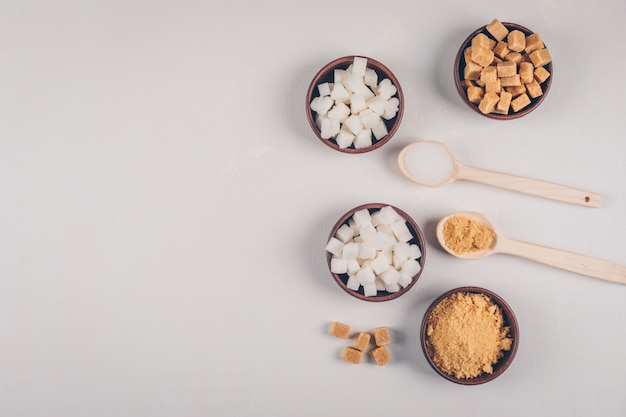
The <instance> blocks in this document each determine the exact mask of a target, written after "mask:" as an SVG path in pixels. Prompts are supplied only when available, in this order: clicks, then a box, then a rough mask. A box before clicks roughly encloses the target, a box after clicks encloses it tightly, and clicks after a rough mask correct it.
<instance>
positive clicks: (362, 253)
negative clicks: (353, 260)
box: [357, 241, 376, 259]
mask: <svg viewBox="0 0 626 417" xmlns="http://www.w3.org/2000/svg"><path fill="white" fill-rule="evenodd" d="M358 245H359V254H358V256H357V257H358V258H361V259H373V258H374V257H375V256H376V248H375V247H374V246H373V245H372V244H371V243H369V242H367V241H364V242H361V243H358Z"/></svg>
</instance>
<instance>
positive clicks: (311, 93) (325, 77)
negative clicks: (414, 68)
mask: <svg viewBox="0 0 626 417" xmlns="http://www.w3.org/2000/svg"><path fill="white" fill-rule="evenodd" d="M355 57H360V58H365V59H367V67H368V68H372V69H374V70H375V71H376V73H377V74H378V77H379V79H382V78H380V77H381V75H384V77H386V78H389V79H390V80H391V82H392V83H393V84H394V86H395V87H396V90H397V91H396V94H395V95H394V96H395V97H397V98H398V100H399V101H400V103H399V105H398V112H397V113H396V116H395V117H394V118H392V119H390V120H385V124H386V125H387V135H385V137H383V138H382V139H381V140H376V139H373V142H372V146H368V147H366V148H360V149H356V148H353V147H348V148H340V147H339V145H337V142H336V141H334V140H329V139H324V138H322V136H321V132H320V130H319V129H318V128H317V126H316V125H315V112H314V111H313V110H311V107H310V104H311V101H313V99H314V98H315V97H317V96H319V91H317V85H318V84H320V83H322V82H324V81H329V82H331V80H332V76H333V71H334V70H335V69H345V68H348V66H349V65H350V64H352V62H353V61H354V58H355ZM305 106H306V115H307V120H308V122H309V126H311V129H313V133H315V136H317V138H318V139H319V140H321V141H322V143H324V144H325V145H327V146H328V147H330V148H332V149H334V150H336V151H339V152H343V153H348V154H360V153H366V152H370V151H373V150H374V149H378V148H380V147H381V146H383V145H384V144H385V143H387V142H389V141H390V140H391V138H392V137H393V136H394V135H395V133H396V131H397V130H398V128H399V127H400V122H401V121H402V116H403V114H404V94H403V93H402V87H401V86H400V82H399V81H398V79H397V78H396V76H395V74H394V73H393V72H391V70H390V69H389V68H387V67H386V66H385V65H383V64H382V63H381V62H379V61H377V60H376V59H373V58H369V57H367V56H364V55H348V56H344V57H341V58H337V59H335V60H333V61H331V62H329V63H328V64H326V65H325V66H324V67H322V69H320V70H319V71H318V72H317V74H315V76H314V77H313V80H312V81H311V83H310V84H309V88H308V90H307V94H306V103H305Z"/></svg>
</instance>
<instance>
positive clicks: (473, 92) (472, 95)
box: [467, 85, 485, 104]
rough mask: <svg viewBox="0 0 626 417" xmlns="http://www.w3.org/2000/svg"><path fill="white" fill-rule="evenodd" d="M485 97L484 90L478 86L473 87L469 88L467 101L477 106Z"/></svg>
mask: <svg viewBox="0 0 626 417" xmlns="http://www.w3.org/2000/svg"><path fill="white" fill-rule="evenodd" d="M484 95H485V90H483V89H482V88H480V87H478V86H475V85H473V86H471V87H468V88H467V99H468V100H469V101H470V102H472V103H475V104H478V103H480V100H482V98H483V96H484Z"/></svg>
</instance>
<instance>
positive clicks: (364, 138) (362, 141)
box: [353, 128, 373, 149]
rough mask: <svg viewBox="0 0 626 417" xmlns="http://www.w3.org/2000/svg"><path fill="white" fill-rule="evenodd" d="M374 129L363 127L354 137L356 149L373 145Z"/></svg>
mask: <svg viewBox="0 0 626 417" xmlns="http://www.w3.org/2000/svg"><path fill="white" fill-rule="evenodd" d="M372 143H373V142H372V130H371V129H366V128H363V129H362V130H361V131H360V132H359V133H357V134H356V136H355V137H354V142H353V144H354V147H355V148H356V149H363V148H367V147H368V146H372Z"/></svg>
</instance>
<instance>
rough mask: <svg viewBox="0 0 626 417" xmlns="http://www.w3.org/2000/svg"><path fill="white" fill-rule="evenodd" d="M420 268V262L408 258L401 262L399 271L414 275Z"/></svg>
mask: <svg viewBox="0 0 626 417" xmlns="http://www.w3.org/2000/svg"><path fill="white" fill-rule="evenodd" d="M420 269H422V266H421V265H420V263H419V262H418V261H416V260H415V259H410V260H408V261H406V262H405V263H403V264H402V268H401V269H400V272H402V273H404V274H407V275H410V276H414V275H415V274H417V273H418V272H419V271H420Z"/></svg>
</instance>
